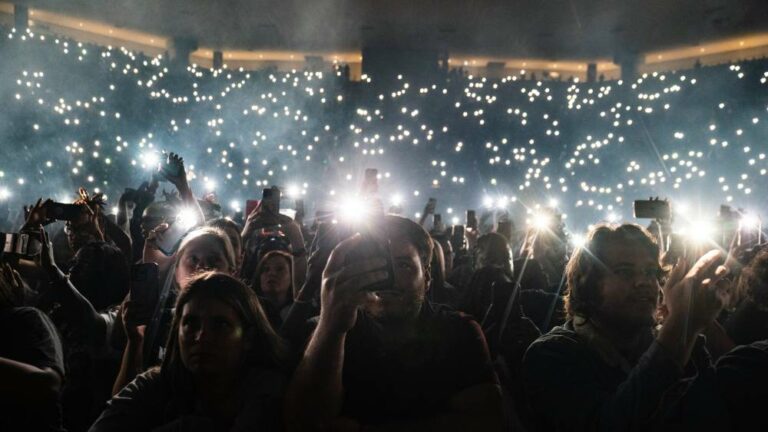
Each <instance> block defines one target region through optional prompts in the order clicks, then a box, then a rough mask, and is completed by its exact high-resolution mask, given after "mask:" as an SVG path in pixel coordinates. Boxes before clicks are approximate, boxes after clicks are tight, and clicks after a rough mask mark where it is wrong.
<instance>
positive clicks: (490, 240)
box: [476, 233, 512, 268]
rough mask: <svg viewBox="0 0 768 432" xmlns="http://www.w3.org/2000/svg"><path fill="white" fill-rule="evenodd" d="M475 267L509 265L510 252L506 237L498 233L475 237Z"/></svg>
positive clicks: (505, 266) (504, 266)
mask: <svg viewBox="0 0 768 432" xmlns="http://www.w3.org/2000/svg"><path fill="white" fill-rule="evenodd" d="M477 249H478V255H477V261H478V262H477V263H476V264H477V267H478V268H482V267H489V266H490V267H503V268H508V267H510V266H511V262H512V261H511V252H510V250H509V246H508V244H507V239H506V237H504V236H503V235H501V234H499V233H488V234H483V235H482V236H480V238H478V239H477Z"/></svg>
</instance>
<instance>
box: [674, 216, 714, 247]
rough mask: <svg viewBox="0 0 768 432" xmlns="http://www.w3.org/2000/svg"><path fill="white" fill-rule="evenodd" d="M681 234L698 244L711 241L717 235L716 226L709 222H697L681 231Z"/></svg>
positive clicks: (701, 220)
mask: <svg viewBox="0 0 768 432" xmlns="http://www.w3.org/2000/svg"><path fill="white" fill-rule="evenodd" d="M680 234H682V235H684V236H685V237H687V238H688V239H689V240H691V241H693V242H696V243H704V242H707V241H711V240H712V237H713V236H714V234H715V226H714V225H713V224H712V222H711V221H708V220H703V219H700V220H695V221H692V222H691V223H689V224H688V226H686V227H684V228H683V229H681V230H680Z"/></svg>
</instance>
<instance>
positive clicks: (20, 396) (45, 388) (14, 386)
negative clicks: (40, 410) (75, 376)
mask: <svg viewBox="0 0 768 432" xmlns="http://www.w3.org/2000/svg"><path fill="white" fill-rule="evenodd" d="M60 384H61V380H60V378H59V377H58V374H57V373H56V372H54V371H52V370H50V369H40V368H38V367H36V366H32V365H30V364H27V363H22V362H18V361H15V360H11V359H8V358H5V357H0V399H3V400H21V401H24V402H27V403H31V402H34V401H39V400H44V399H46V398H48V397H49V396H51V395H53V394H55V393H56V392H58V390H59V385H60Z"/></svg>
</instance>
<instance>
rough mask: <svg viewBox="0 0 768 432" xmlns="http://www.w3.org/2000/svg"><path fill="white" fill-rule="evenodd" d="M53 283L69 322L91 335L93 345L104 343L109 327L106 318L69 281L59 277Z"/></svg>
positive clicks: (57, 297) (53, 279)
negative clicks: (107, 327)
mask: <svg viewBox="0 0 768 432" xmlns="http://www.w3.org/2000/svg"><path fill="white" fill-rule="evenodd" d="M51 283H52V284H54V285H55V286H54V287H52V289H53V290H55V291H56V299H57V300H58V301H59V303H60V304H61V307H62V310H63V311H64V313H65V316H66V317H67V320H68V321H69V322H71V323H73V324H75V325H77V326H79V327H80V329H81V330H82V331H83V333H84V334H86V335H89V336H90V339H89V340H90V342H91V343H99V344H100V343H102V342H103V339H104V335H105V334H106V325H107V323H106V322H105V320H104V317H102V316H101V314H99V312H98V311H97V310H96V309H95V308H94V307H93V305H92V304H91V302H90V301H88V299H87V298H85V296H83V294H82V293H80V291H78V290H77V288H76V287H75V286H74V285H73V284H72V282H71V281H70V280H69V279H67V278H64V277H60V276H57V277H54V278H52V281H51Z"/></svg>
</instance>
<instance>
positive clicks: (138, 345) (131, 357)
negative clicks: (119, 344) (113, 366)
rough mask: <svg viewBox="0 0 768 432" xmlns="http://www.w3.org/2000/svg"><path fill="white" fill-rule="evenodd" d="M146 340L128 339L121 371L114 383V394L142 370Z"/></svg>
mask: <svg viewBox="0 0 768 432" xmlns="http://www.w3.org/2000/svg"><path fill="white" fill-rule="evenodd" d="M143 346H144V340H143V339H141V340H131V339H129V340H128V343H127V344H126V345H125V350H124V351H123V360H122V361H121V362H120V371H119V372H118V374H117V378H115V383H114V384H113V385H112V396H114V395H116V394H117V393H119V392H120V390H122V389H123V387H125V386H126V385H128V383H129V382H131V381H133V379H134V378H136V375H138V374H139V373H140V372H141V366H142V357H143V356H144V348H143Z"/></svg>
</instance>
